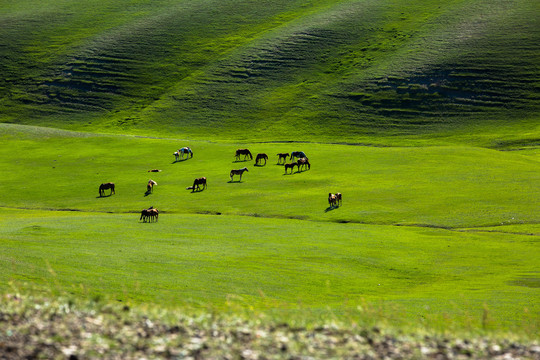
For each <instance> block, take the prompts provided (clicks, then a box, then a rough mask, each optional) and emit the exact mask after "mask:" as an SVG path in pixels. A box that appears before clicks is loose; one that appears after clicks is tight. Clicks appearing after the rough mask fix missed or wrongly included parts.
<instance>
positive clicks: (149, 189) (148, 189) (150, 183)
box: [146, 179, 157, 194]
mask: <svg viewBox="0 0 540 360" xmlns="http://www.w3.org/2000/svg"><path fill="white" fill-rule="evenodd" d="M154 185H157V182H155V181H154V180H152V179H150V180H148V184H147V185H146V193H147V194H150V193H151V192H152V191H153V189H154Z"/></svg>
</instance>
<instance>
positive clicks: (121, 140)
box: [0, 125, 540, 332]
mask: <svg viewBox="0 0 540 360" xmlns="http://www.w3.org/2000/svg"><path fill="white" fill-rule="evenodd" d="M1 129H2V131H1V137H2V142H3V144H5V145H6V146H3V147H2V148H1V153H0V159H1V160H0V162H1V163H2V167H3V168H6V169H10V170H11V171H9V172H8V173H7V174H5V179H4V181H3V189H4V193H3V196H2V206H3V209H4V210H3V211H2V213H3V214H2V217H1V220H0V221H1V222H2V227H1V228H2V230H0V234H1V235H0V238H1V239H2V248H3V253H2V262H1V264H2V271H1V272H0V273H1V274H2V275H1V276H2V280H3V281H2V282H1V283H2V284H4V285H3V289H4V291H9V290H10V289H12V288H13V287H14V288H23V289H32V291H36V290H39V289H41V290H39V291H51V290H50V289H52V291H54V292H55V293H60V294H62V293H71V294H74V295H75V296H83V297H85V296H86V297H88V296H90V297H94V298H107V299H113V300H116V301H122V302H126V303H155V304H160V305H161V306H164V307H178V306H180V307H187V308H205V309H206V308H209V309H214V310H213V311H215V310H220V311H227V310H230V309H231V307H232V308H234V309H236V310H238V309H244V310H246V309H252V310H254V311H271V312H276V313H277V314H279V316H283V317H287V316H293V315H291V314H297V313H301V314H304V316H305V317H307V318H310V317H311V318H313V317H319V316H324V315H321V314H325V315H326V316H328V315H329V314H332V316H337V317H338V318H342V317H346V316H353V315H351V312H352V313H353V314H354V316H362V314H359V310H358V309H359V307H360V308H362V306H364V307H368V308H369V309H371V310H370V311H369V312H368V313H369V315H370V316H372V317H373V318H374V319H377V320H378V321H382V320H389V319H390V320H392V321H393V322H394V323H400V324H402V325H405V324H409V325H410V324H411V323H413V324H414V323H415V322H418V324H421V325H422V326H427V327H431V328H441V329H442V328H444V327H445V326H451V327H455V328H462V329H463V328H471V329H478V328H482V327H484V328H486V329H499V330H500V329H505V330H508V329H514V330H517V329H521V330H523V331H524V332H530V331H534V329H537V327H538V316H537V313H538V307H537V300H538V285H539V284H538V275H537V271H538V268H537V262H536V259H537V258H538V255H540V253H539V249H538V242H537V238H538V235H539V232H540V227H539V225H538V218H537V216H538V211H537V210H538V203H535V202H534V201H530V199H534V198H538V197H539V193H538V189H539V187H538V184H539V183H540V178H539V175H538V174H540V171H539V170H540V169H539V168H540V163H539V162H538V159H537V156H535V155H522V154H521V153H520V152H519V151H504V152H501V151H497V150H491V149H483V148H476V147H464V146H432V147H373V146H351V145H331V144H310V143H302V144H290V143H287V144H283V143H256V144H253V143H249V144H246V143H243V144H231V143H229V142H225V143H217V142H209V141H187V140H174V139H153V138H140V137H134V136H118V135H94V134H88V133H77V132H67V131H63V130H50V129H45V128H39V127H26V126H22V127H21V126H14V125H3V126H1ZM182 146H190V147H191V148H192V149H193V152H194V157H193V158H190V159H188V160H183V161H178V162H176V161H175V159H174V156H173V154H172V153H173V152H174V151H175V149H177V148H179V147H182ZM238 147H249V148H251V149H252V151H253V152H259V151H260V152H263V151H264V152H267V153H269V154H270V158H269V161H268V163H267V165H266V166H260V167H256V166H254V161H239V162H238V161H237V160H236V159H235V158H234V152H235V149H236V148H238ZM296 149H301V150H302V151H305V152H306V153H307V154H308V156H309V158H310V162H311V164H312V167H311V169H310V170H306V171H302V172H297V170H295V172H294V173H293V174H287V175H286V174H285V173H284V171H283V166H281V165H277V156H275V154H277V152H286V151H289V152H290V151H294V150H296ZM244 166H247V167H248V169H249V171H248V172H247V173H245V174H244V177H243V178H242V181H241V182H239V181H236V180H235V181H234V182H231V181H230V179H229V174H228V173H229V171H230V170H231V169H233V168H241V167H244ZM149 169H160V170H162V171H161V172H159V173H149V172H148V170H149ZM200 176H206V177H207V178H208V188H207V189H206V190H204V191H201V192H191V191H190V190H186V187H187V186H189V185H191V183H192V181H193V179H194V178H196V177H200ZM150 178H152V179H154V180H155V181H156V182H157V183H158V185H157V186H156V187H155V188H154V192H153V193H152V194H149V195H148V194H146V193H145V192H146V182H147V181H148V179H150ZM107 181H113V182H115V184H116V194H115V195H112V196H105V197H99V194H98V189H97V187H98V185H99V184H100V183H102V182H107ZM329 191H332V192H336V191H340V192H342V193H343V194H344V200H343V205H342V206H340V207H338V208H334V209H332V208H329V206H328V202H327V194H328V192H329ZM149 206H154V207H156V208H158V209H160V219H159V222H158V223H142V222H140V221H139V213H140V210H141V209H142V208H147V207H149ZM46 289H49V290H46ZM375 309H379V310H375ZM380 309H384V310H380ZM485 309H487V311H488V313H489V319H488V320H486V319H485V318H484V314H485V311H486V310H485ZM287 314H288V315H287ZM306 314H308V315H306ZM276 316H277V315H276ZM483 319H484V320H483ZM486 321H488V322H489V323H486Z"/></svg>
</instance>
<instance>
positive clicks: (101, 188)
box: [99, 182, 116, 196]
mask: <svg viewBox="0 0 540 360" xmlns="http://www.w3.org/2000/svg"><path fill="white" fill-rule="evenodd" d="M109 189H110V190H111V193H110V194H109V196H110V195H112V194H116V192H115V191H114V183H112V182H108V183H103V184H101V185H99V196H104V195H105V190H109Z"/></svg>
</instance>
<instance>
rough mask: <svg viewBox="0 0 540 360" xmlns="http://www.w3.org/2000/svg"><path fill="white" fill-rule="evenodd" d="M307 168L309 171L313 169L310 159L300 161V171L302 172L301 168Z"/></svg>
mask: <svg viewBox="0 0 540 360" xmlns="http://www.w3.org/2000/svg"><path fill="white" fill-rule="evenodd" d="M306 166H307V168H308V170H309V169H311V164H310V163H309V160H308V158H305V157H304V158H300V159H298V171H300V168H302V167H303V168H304V169H305V168H306Z"/></svg>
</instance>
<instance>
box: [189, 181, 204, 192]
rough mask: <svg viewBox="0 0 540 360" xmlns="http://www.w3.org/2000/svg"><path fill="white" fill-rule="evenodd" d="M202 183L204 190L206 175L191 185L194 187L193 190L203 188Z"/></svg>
mask: <svg viewBox="0 0 540 360" xmlns="http://www.w3.org/2000/svg"><path fill="white" fill-rule="evenodd" d="M200 185H202V186H203V190H204V189H206V178H205V177H201V178H198V179H195V181H193V186H191V188H192V189H193V190H192V192H193V191H195V188H197V190H201V187H200Z"/></svg>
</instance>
